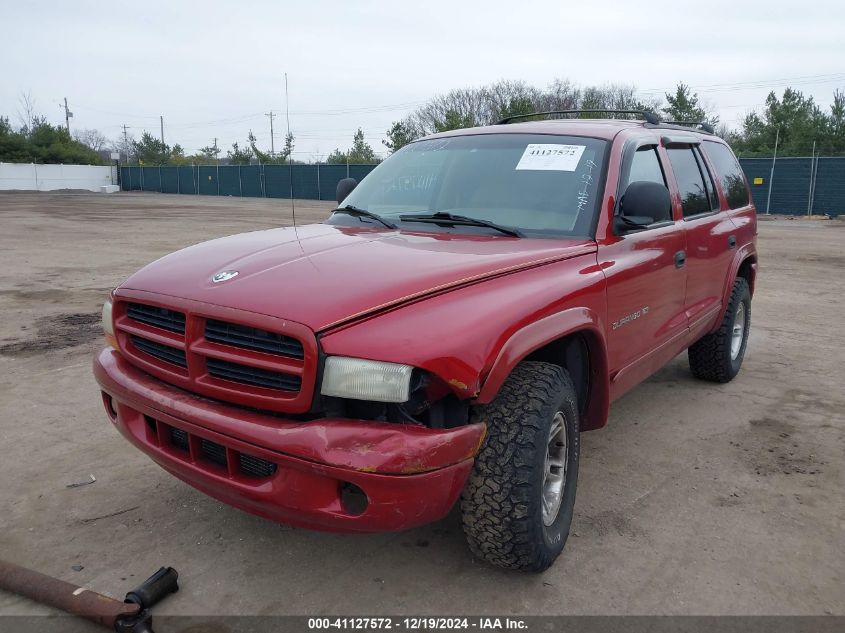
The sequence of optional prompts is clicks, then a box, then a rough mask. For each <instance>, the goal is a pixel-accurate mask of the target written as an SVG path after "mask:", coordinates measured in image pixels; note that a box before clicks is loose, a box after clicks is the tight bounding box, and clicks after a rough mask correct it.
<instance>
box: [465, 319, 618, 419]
mask: <svg viewBox="0 0 845 633" xmlns="http://www.w3.org/2000/svg"><path fill="white" fill-rule="evenodd" d="M604 332H605V327H604V320H603V319H602V317H601V315H600V314H598V313H597V312H596V311H595V310H593V309H590V308H586V307H575V308H569V309H567V310H563V311H561V312H558V313H555V314H552V315H549V316H547V317H545V318H544V319H540V320H538V321H534V322H533V323H531V324H529V325H527V326H525V327H524V328H522V329H521V330H519V331H517V332H516V333H514V335H513V336H511V337H510V338H509V339H508V341H507V342H506V343H505V344H504V345H503V346H502V348H501V350H500V351H499V354H498V356H497V357H496V360H495V361H494V363H493V366H492V368H491V369H490V371H489V373H488V374H487V377H486V379H485V380H484V382H483V386H482V388H481V392H480V393H479V394H478V402H479V404H486V403H488V402H490V401H492V400H493V398H495V397H496V394H497V393H499V389H501V388H502V385H503V384H504V382H505V380H507V377H508V376H509V375H510V374H511V372H512V371H513V370H514V368H515V367H516V366H517V365H518V364H519V363H520V362H521V361H522V360H524V359H525V358H526V357H527V356H528V355H530V354H531V353H532V352H535V351H537V350H538V349H540V348H541V347H544V346H546V345H548V344H550V343H553V342H555V341H558V340H560V339H563V338H566V337H568V336H571V335H573V334H578V335H581V336H583V337H584V341H585V343H586V345H587V349H588V350H589V368H590V392H589V397H588V402H587V407H586V414H585V419H584V420H582V430H590V429H596V428H600V427H602V426H604V425H605V423H606V422H607V414H608V409H609V407H610V383H609V379H608V369H607V347H606V344H605V343H606V341H605V334H604Z"/></svg>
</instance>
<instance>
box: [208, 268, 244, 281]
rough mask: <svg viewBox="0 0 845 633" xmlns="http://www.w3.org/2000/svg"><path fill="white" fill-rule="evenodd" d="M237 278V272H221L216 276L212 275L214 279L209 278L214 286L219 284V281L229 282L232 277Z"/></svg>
mask: <svg viewBox="0 0 845 633" xmlns="http://www.w3.org/2000/svg"><path fill="white" fill-rule="evenodd" d="M237 276H238V271H237V270H224V271H223V272H219V273H217V274H216V275H214V277H212V278H211V281H213V282H214V283H216V284H219V283H220V282H221V281H229V280H230V279H232V278H233V277H237Z"/></svg>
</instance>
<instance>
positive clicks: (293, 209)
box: [285, 73, 296, 231]
mask: <svg viewBox="0 0 845 633" xmlns="http://www.w3.org/2000/svg"><path fill="white" fill-rule="evenodd" d="M285 120H286V121H287V128H288V133H287V136H285V149H286V150H287V161H288V180H290V213H291V215H292V216H293V230H294V231H296V203H295V202H294V201H293V162H291V161H292V157H291V154H292V153H293V145H292V144H291V142H290V102H289V99H288V74H287V73H285Z"/></svg>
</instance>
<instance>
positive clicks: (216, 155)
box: [212, 136, 220, 165]
mask: <svg viewBox="0 0 845 633" xmlns="http://www.w3.org/2000/svg"><path fill="white" fill-rule="evenodd" d="M212 147H213V148H214V160H216V161H217V164H218V165H219V164H220V156H219V154H220V150H219V149H218V148H217V137H216V136H215V137H214V145H213V146H212Z"/></svg>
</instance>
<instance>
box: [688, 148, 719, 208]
mask: <svg viewBox="0 0 845 633" xmlns="http://www.w3.org/2000/svg"><path fill="white" fill-rule="evenodd" d="M692 153H693V154H695V159H696V160H697V161H698V168H699V169H700V170H701V175H702V176H704V187H705V188H706V189H707V199H708V200H709V201H710V209H711V210H713V211H718V210H719V207H721V206H722V205H721V204H719V194H718V193H716V183H714V182H713V174H711V173H710V169H709V168H708V167H707V163H706V162H705V161H704V156H703V155H702V154H701V150H700V149H699V148H698V147H693V148H692Z"/></svg>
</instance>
